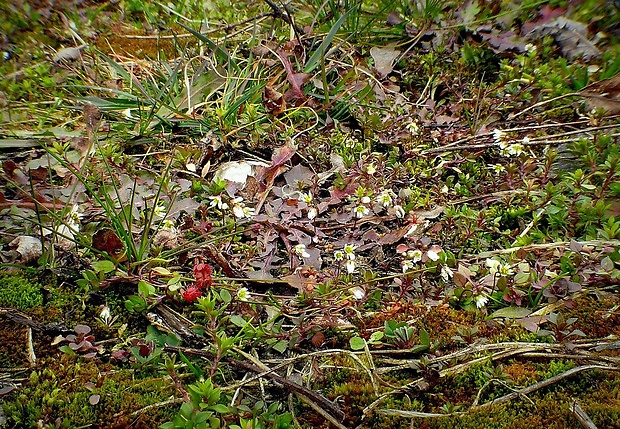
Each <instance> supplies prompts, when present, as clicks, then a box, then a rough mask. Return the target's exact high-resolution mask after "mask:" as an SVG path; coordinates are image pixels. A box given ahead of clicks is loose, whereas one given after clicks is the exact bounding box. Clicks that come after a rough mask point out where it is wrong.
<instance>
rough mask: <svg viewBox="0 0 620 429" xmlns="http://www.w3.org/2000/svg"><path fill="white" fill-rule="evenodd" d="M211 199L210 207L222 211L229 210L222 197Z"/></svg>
mask: <svg viewBox="0 0 620 429" xmlns="http://www.w3.org/2000/svg"><path fill="white" fill-rule="evenodd" d="M209 199H210V200H211V202H210V203H209V207H217V208H218V209H220V210H226V209H228V204H226V203H225V202H224V201H223V200H222V196H221V195H215V196H212V197H209Z"/></svg>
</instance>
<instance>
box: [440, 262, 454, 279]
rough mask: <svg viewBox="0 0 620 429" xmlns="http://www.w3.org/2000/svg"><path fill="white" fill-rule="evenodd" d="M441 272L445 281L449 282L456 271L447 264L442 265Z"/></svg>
mask: <svg viewBox="0 0 620 429" xmlns="http://www.w3.org/2000/svg"><path fill="white" fill-rule="evenodd" d="M439 274H440V275H441V279H442V280H443V281H444V282H447V281H448V280H450V279H451V278H452V275H454V272H453V271H452V270H451V269H450V267H448V266H447V265H444V266H443V267H441V272H440V273H439Z"/></svg>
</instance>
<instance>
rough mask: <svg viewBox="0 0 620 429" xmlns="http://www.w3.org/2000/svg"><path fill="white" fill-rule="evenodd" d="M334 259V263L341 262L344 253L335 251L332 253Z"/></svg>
mask: <svg viewBox="0 0 620 429" xmlns="http://www.w3.org/2000/svg"><path fill="white" fill-rule="evenodd" d="M334 259H335V260H336V261H342V260H343V259H344V252H343V251H342V250H336V251H335V252H334Z"/></svg>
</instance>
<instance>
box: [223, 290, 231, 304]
mask: <svg viewBox="0 0 620 429" xmlns="http://www.w3.org/2000/svg"><path fill="white" fill-rule="evenodd" d="M220 298H222V301H224V303H225V304H228V303H230V301H232V296H230V292H228V290H226V289H222V290H221V291H220Z"/></svg>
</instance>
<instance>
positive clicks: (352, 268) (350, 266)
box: [345, 259, 355, 274]
mask: <svg viewBox="0 0 620 429" xmlns="http://www.w3.org/2000/svg"><path fill="white" fill-rule="evenodd" d="M345 266H346V267H347V272H348V273H349V274H352V273H353V271H355V261H353V260H351V259H349V260H348V261H347V263H346V264H345Z"/></svg>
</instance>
